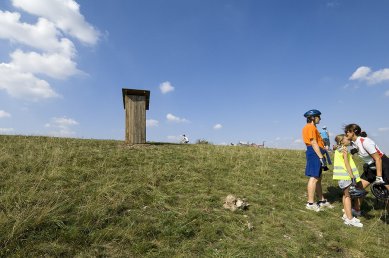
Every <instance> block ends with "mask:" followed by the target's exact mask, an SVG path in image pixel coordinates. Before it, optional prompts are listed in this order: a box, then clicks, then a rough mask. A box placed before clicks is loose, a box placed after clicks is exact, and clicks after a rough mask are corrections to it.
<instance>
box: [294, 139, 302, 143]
mask: <svg viewBox="0 0 389 258" xmlns="http://www.w3.org/2000/svg"><path fill="white" fill-rule="evenodd" d="M293 142H294V143H302V142H303V140H301V139H296V140H294V141H293Z"/></svg>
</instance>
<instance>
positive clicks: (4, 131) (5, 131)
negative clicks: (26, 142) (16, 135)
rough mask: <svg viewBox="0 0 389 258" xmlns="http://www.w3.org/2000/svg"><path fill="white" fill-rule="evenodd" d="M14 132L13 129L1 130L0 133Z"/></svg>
mask: <svg viewBox="0 0 389 258" xmlns="http://www.w3.org/2000/svg"><path fill="white" fill-rule="evenodd" d="M12 132H14V129H13V128H0V133H5V134H7V133H12Z"/></svg>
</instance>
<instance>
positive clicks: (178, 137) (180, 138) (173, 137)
mask: <svg viewBox="0 0 389 258" xmlns="http://www.w3.org/2000/svg"><path fill="white" fill-rule="evenodd" d="M166 138H167V139H168V140H169V141H173V142H179V141H181V140H182V135H178V136H176V135H169V136H167V137H166Z"/></svg>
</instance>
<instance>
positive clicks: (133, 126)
mask: <svg viewBox="0 0 389 258" xmlns="http://www.w3.org/2000/svg"><path fill="white" fill-rule="evenodd" d="M122 94H123V105H124V109H125V114H126V143H128V144H142V143H146V110H149V102H150V91H148V90H135V89H122Z"/></svg>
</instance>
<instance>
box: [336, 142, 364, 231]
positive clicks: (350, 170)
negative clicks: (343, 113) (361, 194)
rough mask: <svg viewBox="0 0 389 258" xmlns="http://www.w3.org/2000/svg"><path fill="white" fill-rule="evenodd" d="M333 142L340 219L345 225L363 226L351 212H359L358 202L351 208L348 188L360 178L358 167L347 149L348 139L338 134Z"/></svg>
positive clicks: (353, 185)
mask: <svg viewBox="0 0 389 258" xmlns="http://www.w3.org/2000/svg"><path fill="white" fill-rule="evenodd" d="M335 142H336V149H335V152H334V175H333V179H334V180H338V185H339V187H340V188H341V189H342V191H343V197H342V202H343V210H344V214H343V217H342V219H343V220H344V224H346V225H350V226H354V227H363V224H362V223H361V222H360V220H359V219H357V218H356V217H354V216H353V215H354V214H353V212H354V213H358V212H359V214H360V207H359V202H358V201H357V202H355V206H356V207H355V210H354V209H352V208H351V204H352V200H351V196H350V188H351V187H355V186H356V184H357V183H358V182H359V181H361V179H360V178H359V173H358V169H357V167H356V166H355V163H354V160H353V158H352V156H351V154H350V153H349V152H348V150H347V146H349V145H350V140H349V139H348V138H347V137H346V135H344V134H340V135H337V136H336V137H335Z"/></svg>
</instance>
